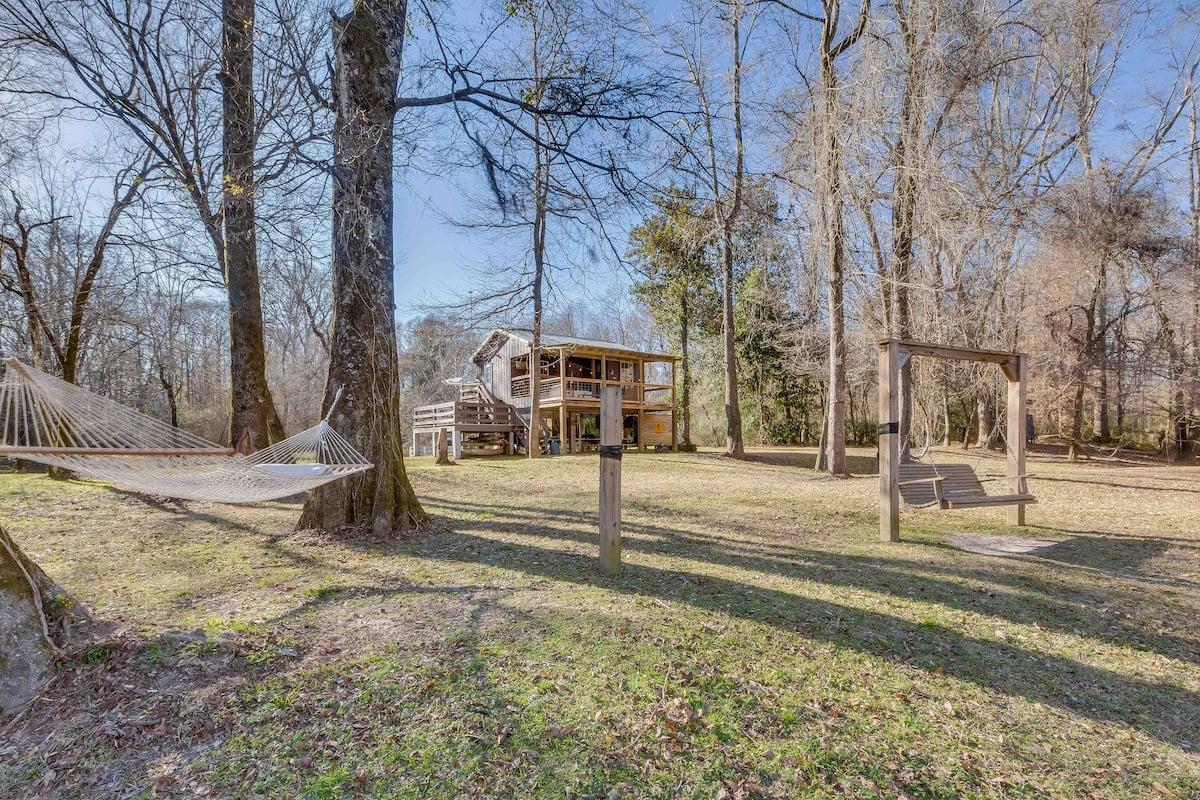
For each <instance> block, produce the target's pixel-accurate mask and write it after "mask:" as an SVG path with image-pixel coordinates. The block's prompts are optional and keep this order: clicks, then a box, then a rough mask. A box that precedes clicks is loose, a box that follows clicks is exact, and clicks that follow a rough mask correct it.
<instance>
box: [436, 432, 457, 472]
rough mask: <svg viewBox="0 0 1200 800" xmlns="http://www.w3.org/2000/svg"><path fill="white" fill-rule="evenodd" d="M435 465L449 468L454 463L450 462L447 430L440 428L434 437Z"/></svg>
mask: <svg viewBox="0 0 1200 800" xmlns="http://www.w3.org/2000/svg"><path fill="white" fill-rule="evenodd" d="M433 452H434V456H435V458H434V461H433V463H434V464H436V465H437V466H439V467H448V466H450V465H451V464H452V463H453V462H452V461H450V452H449V448H448V447H447V446H446V429H445V428H438V431H437V433H435V434H434V435H433Z"/></svg>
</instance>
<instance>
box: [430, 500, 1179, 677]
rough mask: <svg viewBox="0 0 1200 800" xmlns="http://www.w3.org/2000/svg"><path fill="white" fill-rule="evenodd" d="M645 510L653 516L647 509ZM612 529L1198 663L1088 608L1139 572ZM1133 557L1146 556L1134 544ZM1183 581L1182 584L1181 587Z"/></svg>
mask: <svg viewBox="0 0 1200 800" xmlns="http://www.w3.org/2000/svg"><path fill="white" fill-rule="evenodd" d="M428 502H429V503H430V509H431V510H436V509H438V508H444V509H445V510H447V511H454V510H458V511H464V510H465V511H468V512H478V511H483V510H486V511H487V512H488V514H489V516H488V517H487V518H486V522H481V523H480V524H486V526H487V529H488V530H494V531H496V532H497V533H499V534H508V535H515V536H527V535H537V536H541V537H546V538H550V539H554V540H557V541H564V542H568V543H572V544H575V545H579V546H585V547H587V546H594V544H595V539H594V538H592V537H591V535H590V534H589V533H586V532H585V531H586V530H587V528H588V527H590V526H591V525H594V524H595V517H594V516H592V515H589V514H586V513H582V512H572V511H563V510H560V509H555V510H553V511H552V512H550V511H547V512H545V513H546V514H551V513H552V514H553V522H551V523H549V524H542V523H543V522H544V520H545V518H544V517H539V513H540V512H538V511H536V510H531V511H521V510H506V509H500V508H497V507H495V506H485V505H480V504H474V503H465V502H463V501H459V500H442V499H438V498H429V501H428ZM649 516H650V517H651V518H653V517H654V514H653V513H651V514H650V515H649ZM622 530H623V533H624V537H623V540H624V544H623V547H624V549H625V550H626V551H628V552H641V553H646V554H648V555H655V556H665V557H668V558H671V557H674V558H686V559H690V560H697V561H705V562H708V563H711V564H715V565H720V566H732V567H738V568H742V569H748V570H754V571H757V572H762V573H766V574H772V575H779V576H782V577H785V578H793V579H796V580H806V581H814V582H817V583H823V584H827V585H830V586H846V587H851V588H859V589H867V590H872V591H879V592H886V593H888V594H892V595H894V596H897V597H904V598H919V599H920V600H921V601H923V602H928V603H937V604H939V605H943V606H946V607H948V608H955V609H958V610H962V611H970V612H973V613H977V614H983V615H989V616H997V617H1002V618H1005V619H1008V620H1010V621H1012V622H1015V623H1019V624H1029V623H1037V624H1038V625H1040V626H1042V627H1045V628H1048V629H1051V630H1058V631H1062V632H1064V633H1070V634H1073V635H1082V636H1087V637H1091V638H1095V639H1098V640H1101V641H1107V642H1110V643H1112V644H1115V645H1118V646H1125V647H1132V648H1134V649H1137V650H1145V651H1150V652H1156V653H1159V654H1161V655H1165V656H1167V657H1169V658H1174V659H1178V660H1182V661H1187V662H1190V663H1196V664H1200V642H1197V641H1196V640H1195V639H1193V638H1187V637H1184V636H1182V635H1178V634H1175V633H1171V632H1168V631H1165V630H1155V629H1151V628H1150V627H1148V626H1147V625H1145V624H1144V621H1142V620H1137V619H1131V618H1127V617H1125V616H1124V614H1123V613H1113V614H1101V613H1098V609H1097V607H1098V606H1103V605H1105V604H1112V605H1115V606H1117V607H1118V608H1119V609H1121V611H1124V610H1125V609H1129V608H1136V607H1137V606H1138V605H1139V604H1140V603H1141V602H1143V601H1144V592H1145V591H1146V587H1145V586H1144V585H1142V584H1143V583H1153V582H1158V581H1155V580H1154V579H1153V578H1151V579H1147V578H1146V576H1141V575H1138V576H1137V577H1136V583H1134V584H1132V585H1131V586H1129V587H1128V589H1121V588H1118V587H1111V586H1110V587H1096V586H1087V587H1083V588H1080V587H1078V586H1076V585H1074V584H1072V583H1069V582H1058V581H1051V580H1044V579H1042V578H1040V577H1038V576H1035V575H1031V574H1029V572H1028V571H1015V572H1014V571H1012V569H1020V568H1019V567H1016V563H1017V562H1011V561H1010V564H1012V567H1011V568H1009V569H996V568H993V567H991V566H989V565H988V564H987V563H986V562H985V563H983V564H980V562H979V557H977V556H972V555H971V554H968V553H965V552H961V551H959V550H958V549H957V548H953V547H952V546H951V545H948V544H944V543H941V542H937V543H906V544H905V545H901V546H900V547H891V548H888V551H889V552H888V553H887V554H886V555H884V554H871V555H869V556H863V555H854V554H848V553H833V552H829V551H826V550H816V549H812V548H806V547H801V546H799V545H794V544H781V543H769V542H763V541H761V540H758V541H756V540H755V536H756V535H761V532H760V531H752V530H747V529H744V528H741V527H739V526H738V525H737V524H736V523H729V522H726V523H723V524H722V527H721V531H720V532H719V533H698V532H696V531H692V530H685V529H681V528H677V527H665V526H662V525H648V524H642V523H638V522H631V521H629V520H626V521H625V522H624V523H623V525H622ZM1143 544H1146V545H1147V546H1150V547H1151V549H1153V550H1154V552H1161V551H1162V550H1161V548H1163V547H1165V545H1163V544H1161V543H1138V545H1139V546H1141V545H1143ZM917 548H920V549H924V548H937V549H939V550H953V551H954V556H955V557H956V559H957V560H959V561H961V562H962V563H956V564H954V565H953V566H947V565H943V564H939V563H937V562H934V561H931V560H929V559H922V558H920V552H919V550H918V551H917V552H916V553H914V549H917ZM1141 554H1142V557H1150V554H1149V553H1148V552H1147V551H1146V550H1144V549H1143V550H1142V551H1141ZM1056 555H1057V557H1058V558H1057V559H1056V558H1055V556H1056ZM1062 556H1063V554H1053V553H1052V554H1051V556H1050V557H1049V558H1047V559H1045V560H1046V561H1052V562H1054V564H1055V568H1059V567H1062V566H1064V564H1062V562H1061V558H1062ZM1028 557H1032V556H1027V558H1028ZM1006 566H1008V565H1006ZM1067 566H1069V565H1067ZM1085 571H1086V572H1088V574H1094V573H1095V572H1096V570H1095V569H1088V570H1085ZM970 583H975V584H977V585H976V586H972V585H970ZM1184 585H1185V586H1186V587H1188V588H1190V587H1191V584H1186V583H1185V584H1184ZM1181 610H1182V609H1181Z"/></svg>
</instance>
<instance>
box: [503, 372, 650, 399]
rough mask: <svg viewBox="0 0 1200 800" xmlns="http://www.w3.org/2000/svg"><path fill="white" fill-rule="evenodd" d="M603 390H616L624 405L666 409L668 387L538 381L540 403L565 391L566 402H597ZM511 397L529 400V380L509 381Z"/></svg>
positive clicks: (557, 396) (577, 381)
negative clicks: (634, 404) (631, 404)
mask: <svg viewBox="0 0 1200 800" xmlns="http://www.w3.org/2000/svg"><path fill="white" fill-rule="evenodd" d="M605 386H620V387H621V399H622V400H623V401H624V402H626V403H642V404H646V405H670V403H671V389H672V387H671V386H670V385H669V384H658V383H626V382H623V381H603V380H584V379H580V378H567V379H566V380H565V381H563V380H562V379H560V378H542V399H543V400H557V399H559V398H560V397H562V396H563V389H564V388H565V390H566V398H567V400H585V401H587V400H596V401H599V400H600V392H601V390H602V389H603V388H604V387H605ZM512 395H513V398H514V399H518V398H526V397H529V376H528V375H522V376H520V377H518V378H513V381H512Z"/></svg>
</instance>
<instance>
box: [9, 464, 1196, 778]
mask: <svg viewBox="0 0 1200 800" xmlns="http://www.w3.org/2000/svg"><path fill="white" fill-rule="evenodd" d="M871 456H873V452H868V451H861V452H858V453H857V454H856V457H855V458H853V459H852V462H851V467H852V469H857V470H860V471H862V472H869V471H872V470H873V469H874V459H873V458H872V457H871ZM942 456H943V457H945V458H953V457H954V454H952V453H945V454H942ZM811 461H812V456H811V453H809V454H805V453H804V452H802V451H786V450H771V451H761V452H759V453H757V454H756V455H755V457H754V460H751V461H748V462H745V463H737V462H731V461H728V460H725V459H723V458H720V457H718V456H716V455H713V454H705V453H701V454H696V455H682V454H659V455H652V454H645V455H628V456H626V458H625V460H624V520H625V524H624V535H625V536H624V548H625V550H624V556H625V569H624V572H623V574H622V575H621V576H620V577H616V578H610V577H605V576H603V575H601V574H600V573H599V571H598V568H597V563H596V560H597V559H596V554H597V543H596V538H597V537H596V518H595V503H596V500H595V496H596V486H597V473H598V467H597V460H596V459H595V457H594V456H593V457H587V456H569V457H561V458H554V459H544V460H540V461H536V462H528V461H524V460H518V459H513V460H504V459H492V460H469V461H467V462H465V463H463V464H461V465H459V466H457V467H453V468H436V467H434V466H432V464H431V461H430V459H416V460H413V461H411V462H410V466H411V470H412V478H413V482H414V484H415V485H416V487H417V489H418V491H419V492H420V494H421V496H422V498H423V501H424V503H425V507H426V510H428V511H429V512H430V513H431V514H432V515H433V516H434V518H435V520H436V525H437V530H436V532H434V533H432V534H431V535H428V536H426V537H423V538H421V539H418V540H414V541H403V542H385V543H379V542H374V541H369V540H363V539H354V538H344V537H343V538H338V537H336V536H331V535H327V534H317V533H313V532H301V533H292V532H291V526H292V524H293V523H294V521H295V519H296V517H297V515H298V512H299V508H300V505H299V502H281V503H268V504H263V505H260V506H255V507H246V508H234V507H229V506H220V505H205V504H199V503H171V502H162V501H156V500H154V499H151V498H145V497H141V496H138V495H132V494H128V493H122V492H118V491H115V490H112V489H109V488H107V487H105V486H102V485H99V484H90V483H81V482H80V483H66V484H63V483H56V482H51V481H49V480H47V479H45V478H42V477H39V476H15V475H0V521H2V522H3V523H4V524H5V525H6V526H7V527H8V528H9V529H10V531H11V532H12V533H13V535H14V537H15V538H16V539H17V541H19V542H21V543H22V545H23V546H24V548H25V549H26V551H27V552H28V553H29V554H30V555H31V556H32V557H33V558H34V559H35V560H36V561H38V562H39V563H40V564H41V565H42V566H43V567H44V568H45V569H46V570H47V571H48V572H49V573H50V574H51V575H52V576H54V577H55V578H56V579H58V580H59V581H60V582H61V583H62V584H63V585H64V586H65V587H67V588H68V589H69V590H71V591H73V592H75V593H76V595H77V596H78V598H79V599H80V600H81V601H82V602H83V603H85V604H86V605H87V606H89V607H90V608H91V610H92V612H93V614H94V615H95V616H96V617H97V618H98V619H99V620H101V621H102V623H103V624H102V626H101V630H100V636H101V640H100V642H99V643H98V644H93V645H91V646H89V647H87V648H85V649H82V650H80V651H78V652H76V653H73V654H72V655H71V657H70V658H68V659H66V660H64V662H63V665H62V669H61V671H60V673H59V674H58V676H57V677H56V679H55V682H54V684H53V686H52V687H51V689H50V691H49V692H48V694H47V696H46V697H45V698H44V699H43V700H41V701H39V702H38V704H36V705H35V706H34V707H33V708H32V709H31V710H30V711H29V712H28V713H26V714H25V715H23V716H21V717H19V718H17V719H16V720H15V721H13V722H11V723H9V724H8V726H7V727H5V723H4V722H3V721H0V731H2V733H0V797H13V798H26V797H30V798H32V797H42V796H46V797H57V798H77V797H97V798H99V797H103V798H139V797H146V798H150V797H195V796H206V797H227V798H250V797H304V798H338V797H369V798H459V797H497V798H501V797H503V798H508V797H546V798H566V797H570V798H585V797H591V798H602V799H604V800H608V799H609V798H642V797H663V798H666V797H680V798H693V797H694V798H726V800H734V799H735V798H751V797H779V798H790V797H815V798H823V797H859V798H874V797H878V798H900V797H908V798H1026V797H1027V798H1162V797H1166V798H1180V799H1181V800H1182V799H1183V798H1197V797H1200V626H1198V625H1197V620H1200V469H1196V468H1191V469H1187V468H1168V467H1159V466H1141V465H1133V464H1124V463H1122V464H1112V463H1105V464H1092V465H1087V464H1085V465H1077V466H1076V465H1066V464H1063V463H1052V462H1043V463H1039V462H1037V461H1034V462H1032V463H1031V468H1030V471H1031V472H1034V473H1035V474H1036V476H1037V477H1036V478H1035V479H1034V480H1032V481H1031V488H1032V490H1033V491H1034V492H1035V493H1036V494H1038V496H1039V498H1040V499H1041V502H1040V503H1039V504H1038V505H1036V506H1031V507H1030V509H1029V511H1028V520H1029V522H1030V523H1031V525H1030V526H1029V527H1027V528H1024V529H1013V528H1009V527H1007V526H1006V525H1005V524H1004V512H1003V510H1002V509H985V510H977V511H954V512H928V511H925V512H921V511H913V512H906V513H905V515H904V519H903V523H902V536H903V538H904V541H903V542H902V543H900V544H897V545H885V544H881V543H879V542H878V540H877V529H878V516H877V497H878V485H877V480H876V478H875V477H874V476H873V475H864V476H863V477H860V478H855V479H851V480H841V481H835V480H829V479H826V478H823V477H821V476H818V475H815V474H814V473H813V472H811V471H810V470H808V469H804V468H803V465H805V464H808V463H811ZM971 463H973V464H975V465H976V466H977V467H978V469H979V471H989V470H992V471H995V470H997V469H1002V462H1001V461H1000V460H999V459H995V460H994V461H987V462H986V463H983V464H979V463H978V462H977V461H976V460H975V459H974V458H973V459H971ZM963 534H968V535H1003V534H1016V535H1019V536H1027V537H1030V538H1036V539H1040V540H1047V541H1048V542H1050V543H1051V544H1049V545H1048V546H1046V547H1043V548H1042V549H1039V550H1037V551H1035V552H1033V553H1030V554H1027V555H1016V556H1010V557H1002V556H996V555H984V554H978V553H972V552H966V551H963V550H961V549H959V548H957V547H955V546H953V544H951V539H952V538H953V537H961V536H962V535H963Z"/></svg>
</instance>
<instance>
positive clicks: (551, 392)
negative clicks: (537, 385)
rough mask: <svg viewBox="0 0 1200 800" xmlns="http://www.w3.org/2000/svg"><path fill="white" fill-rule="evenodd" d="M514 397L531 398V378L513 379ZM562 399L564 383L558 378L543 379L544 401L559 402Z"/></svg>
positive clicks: (522, 376)
mask: <svg viewBox="0 0 1200 800" xmlns="http://www.w3.org/2000/svg"><path fill="white" fill-rule="evenodd" d="M512 396H513V397H514V398H518V397H529V376H528V375H521V376H519V377H516V378H513V379H512ZM560 397H562V383H561V382H560V381H559V379H558V378H542V399H543V400H557V399H558V398H560Z"/></svg>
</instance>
